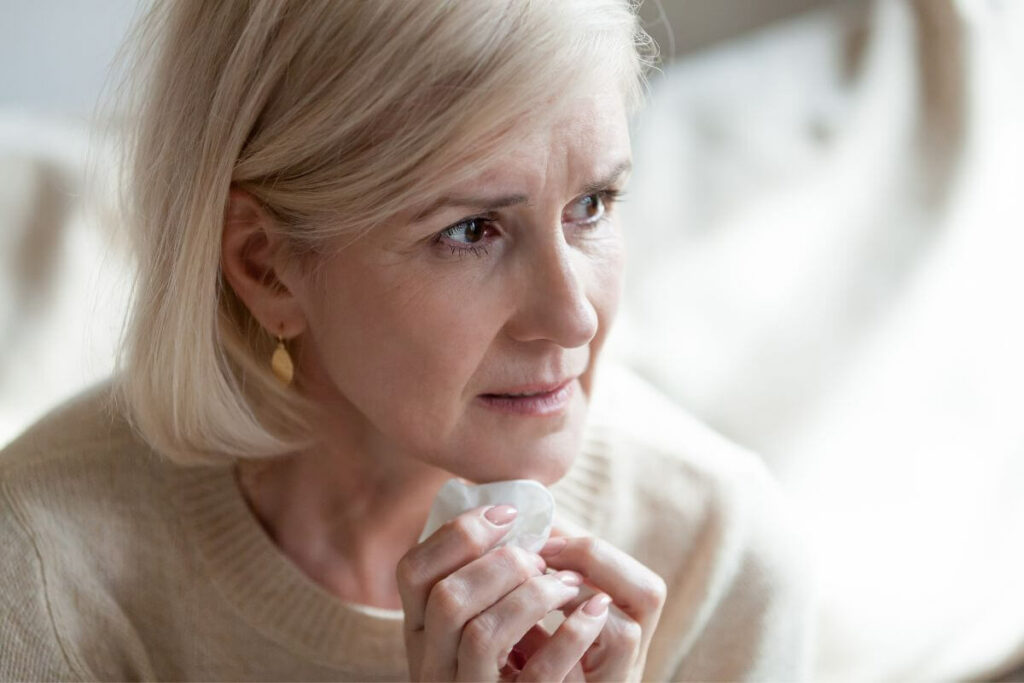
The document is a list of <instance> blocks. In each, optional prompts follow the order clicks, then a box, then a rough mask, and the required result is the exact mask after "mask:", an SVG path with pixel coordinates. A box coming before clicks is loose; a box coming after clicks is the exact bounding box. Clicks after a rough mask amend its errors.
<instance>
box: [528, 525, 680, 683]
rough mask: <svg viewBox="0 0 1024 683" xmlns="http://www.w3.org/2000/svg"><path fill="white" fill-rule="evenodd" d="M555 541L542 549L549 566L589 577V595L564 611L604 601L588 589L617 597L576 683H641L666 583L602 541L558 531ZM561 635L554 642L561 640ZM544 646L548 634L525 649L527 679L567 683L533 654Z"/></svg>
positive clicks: (572, 673)
mask: <svg viewBox="0 0 1024 683" xmlns="http://www.w3.org/2000/svg"><path fill="white" fill-rule="evenodd" d="M554 534H556V535H554V536H552V538H551V539H550V540H549V541H548V542H547V544H546V545H545V546H544V547H543V548H541V550H540V555H541V557H543V558H544V559H545V560H546V561H547V564H548V566H549V567H551V568H554V569H561V570H575V571H577V572H579V573H581V574H582V575H583V576H585V577H586V583H585V586H584V590H583V591H581V593H580V595H579V596H578V597H577V598H576V599H575V600H570V601H569V602H568V603H567V604H566V605H564V606H563V607H562V608H561V609H562V610H563V611H565V612H567V613H568V612H570V611H571V610H573V609H575V608H576V607H577V605H579V604H580V603H584V604H589V603H593V602H594V601H597V600H600V599H602V598H607V596H605V595H604V593H599V594H597V595H593V597H591V595H592V593H591V591H590V590H588V589H587V587H588V586H589V587H592V588H596V589H597V590H598V591H603V592H605V593H607V594H608V595H609V596H611V600H612V605H611V606H610V608H609V610H608V615H607V619H606V621H605V624H604V627H603V630H602V631H601V634H600V637H599V638H598V640H597V642H596V643H595V644H594V645H593V646H592V647H590V648H589V649H588V651H587V652H586V654H585V656H584V657H583V658H582V661H581V662H580V664H579V665H578V666H579V668H578V669H577V668H575V667H574V669H573V670H572V671H570V672H569V678H570V679H573V680H584V679H585V680H599V681H639V680H641V678H642V676H643V672H644V664H645V663H646V661H647V649H648V647H649V646H650V642H651V636H652V635H653V633H654V629H655V627H656V626H657V624H658V619H659V618H660V617H661V610H662V607H664V604H665V596H666V586H665V581H664V580H663V579H662V578H661V577H660V576H658V575H657V574H656V573H654V572H653V571H651V570H650V569H648V568H647V567H645V566H644V565H643V564H641V563H640V562H638V561H637V560H635V559H634V558H632V557H630V556H629V555H627V554H626V553H624V552H622V551H621V550H619V549H618V548H616V547H614V546H612V545H611V544H610V543H608V542H606V541H603V540H601V539H599V538H593V537H579V538H568V537H566V536H563V535H562V534H561V532H560V531H559V530H558V529H555V531H554ZM557 633H558V632H557V631H556V635H555V636H553V638H556V637H557ZM535 643H538V644H541V649H543V647H544V646H543V634H536V633H535V632H534V633H531V634H530V637H528V638H527V639H526V640H525V641H524V642H523V643H522V644H521V645H520V649H525V650H526V653H525V654H526V663H525V665H524V666H523V667H522V673H521V674H520V678H521V679H525V680H538V681H539V680H562V678H563V677H564V675H562V676H559V674H558V672H557V671H553V670H551V669H549V668H548V663H547V660H537V659H535V658H534V656H532V655H531V653H530V650H532V649H533V647H534V644H535Z"/></svg>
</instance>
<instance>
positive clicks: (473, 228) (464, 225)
mask: <svg viewBox="0 0 1024 683" xmlns="http://www.w3.org/2000/svg"><path fill="white" fill-rule="evenodd" d="M488 227H489V226H488V225H487V222H486V221H485V220H484V219H483V218H469V219H467V220H464V221H460V222H458V223H456V224H455V225H453V226H451V227H450V228H445V229H444V230H442V231H441V235H443V236H444V237H446V238H448V239H449V240H451V241H452V242H458V243H459V244H476V243H477V242H479V241H480V240H482V239H483V238H484V234H485V233H486V232H487V230H488Z"/></svg>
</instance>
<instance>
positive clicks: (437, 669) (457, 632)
mask: <svg viewBox="0 0 1024 683" xmlns="http://www.w3.org/2000/svg"><path fill="white" fill-rule="evenodd" d="M514 513H515V511H514V509H513V508H511V507H510V506H507V505H500V506H496V507H490V508H484V507H481V508H475V509H473V510H470V511H468V512H465V513H463V514H462V515H459V516H458V517H456V518H455V519H453V520H451V521H450V522H448V523H447V524H445V525H444V526H442V527H441V528H440V529H438V530H437V531H436V532H435V533H434V534H433V535H432V536H431V537H430V538H428V539H426V540H425V541H423V542H422V543H420V544H419V545H416V546H415V547H413V548H412V549H411V550H409V552H408V553H406V554H405V555H404V556H403V557H402V559H401V560H400V561H399V563H398V569H397V572H396V576H397V579H398V590H399V593H400V594H401V597H402V609H403V610H404V611H405V646H406V657H407V658H408V662H409V674H410V676H411V677H412V678H413V680H443V681H454V680H473V681H496V680H515V679H516V673H517V672H516V671H515V670H514V669H510V668H509V667H507V666H506V664H507V662H508V661H509V655H510V653H511V652H512V649H513V647H514V646H516V645H517V644H519V643H521V641H522V643H523V644H524V646H526V645H528V649H529V650H530V659H529V663H528V664H527V666H532V667H533V670H537V671H542V672H544V675H545V678H546V680H562V679H563V678H565V677H566V676H567V675H568V674H569V673H570V672H571V671H572V670H573V669H574V668H575V669H576V670H579V668H580V659H581V657H583V654H584V653H585V652H586V651H587V648H588V647H590V646H591V645H592V644H593V642H594V640H595V638H597V636H598V634H599V633H600V632H601V629H602V628H603V627H604V625H605V623H606V620H607V619H608V617H609V613H608V611H607V610H605V611H604V613H603V614H600V615H598V616H590V615H589V614H586V613H585V612H584V610H583V608H582V607H580V608H579V609H576V610H575V611H572V613H571V614H570V615H569V616H568V617H567V619H566V620H565V622H564V623H563V624H562V626H561V627H560V628H559V629H558V630H557V631H556V632H555V633H554V634H551V635H548V634H547V633H546V632H545V631H544V629H543V628H541V627H540V626H537V623H538V622H539V621H540V620H541V619H543V618H544V617H545V616H546V615H547V614H548V613H549V612H551V611H553V610H556V609H560V608H562V609H563V610H564V609H565V606H566V605H567V604H568V603H569V602H570V601H572V600H573V599H575V598H577V597H578V596H579V593H580V587H579V586H580V584H581V583H582V581H583V578H582V577H581V576H580V575H579V574H578V573H577V572H575V571H572V570H567V571H560V572H555V573H551V574H545V573H544V571H545V568H546V566H545V563H544V561H543V560H542V559H541V558H540V557H539V556H538V555H536V554H534V553H529V552H527V551H525V550H523V549H521V548H517V547H514V546H504V547H502V548H497V549H492V548H493V546H494V544H495V543H497V542H498V541H499V540H501V538H502V537H503V536H504V535H505V534H506V533H507V532H508V531H509V529H511V526H512V525H511V522H512V520H513V519H514ZM527 636H529V637H528V638H527V639H526V640H524V637H527ZM519 679H520V680H525V679H524V678H523V677H522V675H520V676H519Z"/></svg>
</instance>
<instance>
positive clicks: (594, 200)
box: [562, 193, 605, 224]
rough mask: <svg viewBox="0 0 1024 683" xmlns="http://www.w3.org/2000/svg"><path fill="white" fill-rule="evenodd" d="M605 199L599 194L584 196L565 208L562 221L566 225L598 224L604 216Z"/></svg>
mask: <svg viewBox="0 0 1024 683" xmlns="http://www.w3.org/2000/svg"><path fill="white" fill-rule="evenodd" d="M604 212H605V205H604V198H603V197H602V196H601V195H600V194H598V193H593V194H587V195H583V196H582V197H580V198H579V199H577V200H575V201H574V202H573V203H572V204H570V205H569V206H567V207H566V208H565V212H564V213H563V214H562V221H563V222H565V223H583V224H588V223H596V222H597V221H599V220H600V219H601V217H602V216H604Z"/></svg>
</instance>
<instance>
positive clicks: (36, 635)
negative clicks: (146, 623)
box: [0, 474, 81, 681]
mask: <svg viewBox="0 0 1024 683" xmlns="http://www.w3.org/2000/svg"><path fill="white" fill-rule="evenodd" d="M0 476H2V474H0ZM0 548H2V549H3V551H2V553H0V681H27V680H31V681H67V680H80V679H81V677H80V676H79V675H77V674H76V673H75V672H74V670H73V669H72V667H71V666H70V665H69V664H68V661H67V657H66V656H65V654H64V651H63V649H62V646H61V643H60V640H59V638H58V637H57V632H56V630H55V628H54V624H53V619H52V618H51V616H50V610H49V601H48V599H47V595H46V581H45V578H44V575H43V568H42V562H41V559H40V557H39V552H38V549H37V547H36V544H35V542H34V541H33V539H32V537H31V535H30V534H29V533H28V531H27V529H26V528H25V526H24V524H23V522H22V520H21V519H19V517H18V515H17V512H16V510H15V508H14V506H13V505H12V503H11V500H10V497H9V495H8V493H7V491H6V489H5V487H4V482H3V481H2V480H0Z"/></svg>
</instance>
